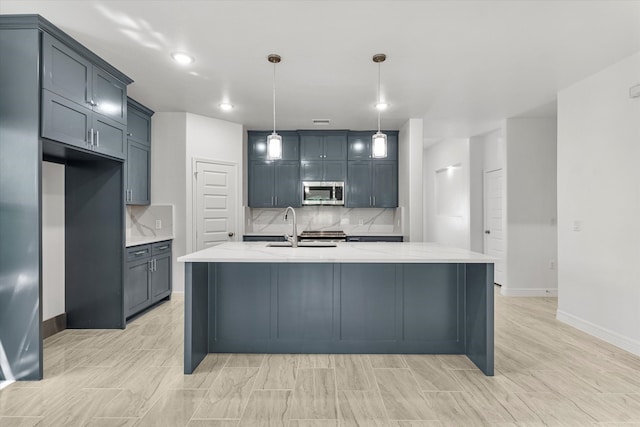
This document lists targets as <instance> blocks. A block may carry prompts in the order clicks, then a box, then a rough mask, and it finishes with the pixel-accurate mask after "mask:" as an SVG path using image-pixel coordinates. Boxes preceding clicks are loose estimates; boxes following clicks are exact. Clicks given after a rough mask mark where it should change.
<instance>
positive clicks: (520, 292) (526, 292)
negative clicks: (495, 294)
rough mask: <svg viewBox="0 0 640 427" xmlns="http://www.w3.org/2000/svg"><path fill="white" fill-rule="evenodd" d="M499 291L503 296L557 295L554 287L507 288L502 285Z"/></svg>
mask: <svg viewBox="0 0 640 427" xmlns="http://www.w3.org/2000/svg"><path fill="white" fill-rule="evenodd" d="M500 293H501V294H502V295H504V296H505V297H557V296H558V289H556V288H549V289H545V288H516V289H514V288H509V287H506V286H503V287H502V289H501V290H500Z"/></svg>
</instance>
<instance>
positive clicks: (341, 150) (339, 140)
mask: <svg viewBox="0 0 640 427" xmlns="http://www.w3.org/2000/svg"><path fill="white" fill-rule="evenodd" d="M346 158H347V135H346V134H344V135H325V136H324V157H323V159H324V160H346Z"/></svg>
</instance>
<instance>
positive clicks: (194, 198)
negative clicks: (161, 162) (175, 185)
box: [190, 157, 244, 252]
mask: <svg viewBox="0 0 640 427" xmlns="http://www.w3.org/2000/svg"><path fill="white" fill-rule="evenodd" d="M198 163H208V164H212V165H221V166H231V167H232V168H233V170H234V172H233V175H234V176H235V179H236V187H237V188H236V209H237V211H236V226H235V230H233V232H234V237H236V240H237V238H239V237H240V235H239V230H240V224H243V223H242V222H241V221H243V218H244V209H243V207H242V182H241V180H240V175H239V171H238V163H237V162H228V161H224V160H216V159H208V158H205V157H193V158H192V159H191V248H190V252H195V251H196V248H197V247H198V242H197V240H196V231H197V230H198V223H197V207H198V182H197V178H196V172H197V170H198Z"/></svg>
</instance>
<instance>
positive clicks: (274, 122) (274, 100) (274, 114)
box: [273, 62, 276, 133]
mask: <svg viewBox="0 0 640 427" xmlns="http://www.w3.org/2000/svg"><path fill="white" fill-rule="evenodd" d="M273 133H276V63H275V62H274V63H273Z"/></svg>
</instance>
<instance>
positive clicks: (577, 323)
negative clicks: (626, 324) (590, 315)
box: [556, 310, 640, 356]
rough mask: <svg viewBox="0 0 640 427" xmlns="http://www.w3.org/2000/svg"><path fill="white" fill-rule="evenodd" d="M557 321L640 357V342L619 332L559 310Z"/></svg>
mask: <svg viewBox="0 0 640 427" xmlns="http://www.w3.org/2000/svg"><path fill="white" fill-rule="evenodd" d="M556 319H558V320H559V321H561V322H563V323H566V324H567V325H569V326H573V327H574V328H576V329H579V330H581V331H582V332H586V333H588V334H589V335H593V336H594V337H596V338H600V339H601V340H603V341H606V342H608V343H609V344H613V345H615V346H616V347H620V348H621V349H623V350H626V351H628V352H629V353H633V354H635V355H638V356H640V341H636V340H634V339H633V338H629V337H625V336H624V335H620V334H619V333H617V332H614V331H612V330H609V329H607V328H603V327H601V326H598V325H596V324H595V323H591V322H589V321H588V320H584V319H582V318H580V317H577V316H574V315H573V314H569V313H567V312H565V311H562V310H558V311H557V312H556Z"/></svg>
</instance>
